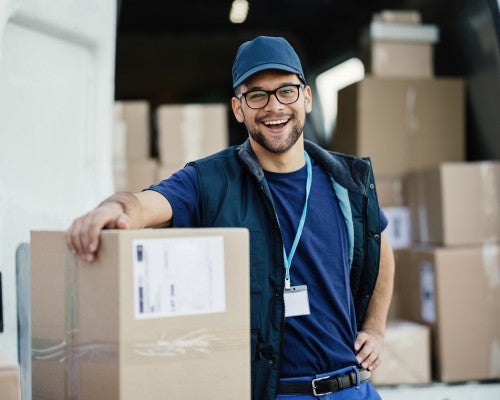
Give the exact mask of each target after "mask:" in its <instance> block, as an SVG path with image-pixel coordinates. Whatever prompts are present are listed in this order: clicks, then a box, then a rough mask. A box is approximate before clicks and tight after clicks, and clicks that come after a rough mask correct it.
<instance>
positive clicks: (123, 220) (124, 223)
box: [116, 214, 130, 229]
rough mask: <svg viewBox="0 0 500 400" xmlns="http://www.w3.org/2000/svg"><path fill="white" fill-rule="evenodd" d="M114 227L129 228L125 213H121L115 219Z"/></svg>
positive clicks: (128, 220)
mask: <svg viewBox="0 0 500 400" xmlns="http://www.w3.org/2000/svg"><path fill="white" fill-rule="evenodd" d="M116 227H117V228H118V229H129V228H130V219H129V218H128V216H127V214H122V215H120V216H119V217H118V219H117V220H116Z"/></svg>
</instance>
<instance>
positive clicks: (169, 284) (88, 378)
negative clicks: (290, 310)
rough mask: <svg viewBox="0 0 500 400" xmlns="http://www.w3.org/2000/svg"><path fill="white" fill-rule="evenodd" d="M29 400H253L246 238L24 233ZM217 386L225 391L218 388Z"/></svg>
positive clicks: (228, 232)
mask: <svg viewBox="0 0 500 400" xmlns="http://www.w3.org/2000/svg"><path fill="white" fill-rule="evenodd" d="M31 277H32V284H31V287H32V338H33V339H32V342H33V398H34V399H42V398H43V399H48V398H50V399H51V400H59V399H72V398H77V397H78V398H79V399H81V400H85V399H89V400H90V399H93V400H95V399H110V400H112V399H120V400H128V399H139V398H140V399H145V400H147V399H159V398H164V397H165V395H166V394H168V398H169V399H174V400H175V399H186V398H198V397H206V398H213V399H228V400H229V399H234V394H235V393H238V397H239V398H240V397H241V398H243V399H250V315H249V312H250V305H249V296H250V295H249V288H250V286H249V243H248V231H247V230H245V229H234V228H233V229H228V228H225V229H148V230H140V231H134V230H130V231H116V230H109V231H103V232H102V234H101V244H100V249H99V254H98V259H97V261H96V262H95V263H93V264H91V265H87V264H85V263H83V262H82V261H80V260H79V259H76V258H75V257H73V256H72V255H71V253H69V252H68V250H67V247H66V243H65V239H64V232H32V234H31ZM222 383H223V384H222Z"/></svg>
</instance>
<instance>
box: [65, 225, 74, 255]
mask: <svg viewBox="0 0 500 400" xmlns="http://www.w3.org/2000/svg"><path fill="white" fill-rule="evenodd" d="M73 227H74V222H72V223H71V225H70V226H69V228H68V229H67V231H66V234H65V235H64V236H65V238H66V243H67V245H68V248H69V250H70V251H71V253H72V254H73V255H76V249H75V246H74V245H73V240H72V237H71V233H72V230H73Z"/></svg>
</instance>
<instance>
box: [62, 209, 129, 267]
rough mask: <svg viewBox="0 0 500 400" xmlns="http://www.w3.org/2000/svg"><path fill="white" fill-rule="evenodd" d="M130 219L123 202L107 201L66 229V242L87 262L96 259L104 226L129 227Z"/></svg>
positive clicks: (113, 227)
mask: <svg viewBox="0 0 500 400" xmlns="http://www.w3.org/2000/svg"><path fill="white" fill-rule="evenodd" d="M130 225H131V224H130V219H129V217H128V215H127V214H125V212H124V211H123V207H122V206H121V204H119V203H116V202H107V203H103V204H101V205H100V206H99V207H97V208H96V209H94V210H92V211H90V212H89V213H87V214H85V215H83V216H81V217H80V218H77V219H75V220H74V221H73V223H72V224H71V226H70V227H69V228H68V230H67V231H66V242H67V243H68V247H69V249H70V250H71V252H72V253H73V254H74V255H79V256H80V257H81V258H82V260H84V261H85V262H88V263H91V262H93V261H94V260H95V256H96V253H97V249H98V248H99V234H100V233H101V230H102V229H103V228H111V229H129V228H130Z"/></svg>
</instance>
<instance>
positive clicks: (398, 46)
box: [363, 40, 434, 78]
mask: <svg viewBox="0 0 500 400" xmlns="http://www.w3.org/2000/svg"><path fill="white" fill-rule="evenodd" d="M366 46H367V48H365V50H364V57H363V58H364V60H363V61H364V65H365V69H366V72H367V73H370V74H372V75H374V76H380V77H394V78H396V77H401V78H432V77H433V75H434V57H433V52H434V47H433V45H432V44H430V43H412V42H395V41H394V42H391V41H381V40H372V41H370V43H369V44H367V45H366Z"/></svg>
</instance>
